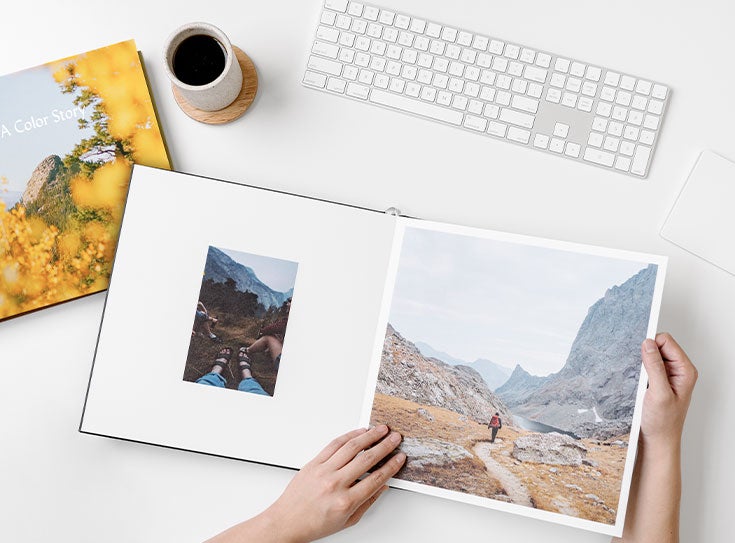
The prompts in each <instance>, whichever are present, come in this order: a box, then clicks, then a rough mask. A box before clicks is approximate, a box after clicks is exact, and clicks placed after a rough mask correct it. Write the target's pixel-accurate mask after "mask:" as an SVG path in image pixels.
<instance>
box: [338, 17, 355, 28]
mask: <svg viewBox="0 0 735 543" xmlns="http://www.w3.org/2000/svg"><path fill="white" fill-rule="evenodd" d="M351 24H352V19H351V18H350V17H348V16H347V15H337V19H336V20H335V22H334V25H335V26H336V27H337V28H341V29H342V30H349V28H350V25H351Z"/></svg>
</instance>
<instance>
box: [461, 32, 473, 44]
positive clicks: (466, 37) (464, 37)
mask: <svg viewBox="0 0 735 543" xmlns="http://www.w3.org/2000/svg"><path fill="white" fill-rule="evenodd" d="M457 43H458V44H459V45H464V46H465V47H469V46H470V45H472V34H470V33H469V32H459V33H458V34H457Z"/></svg>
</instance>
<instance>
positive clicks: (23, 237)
mask: <svg viewBox="0 0 735 543" xmlns="http://www.w3.org/2000/svg"><path fill="white" fill-rule="evenodd" d="M70 63H71V64H73V66H74V69H73V77H74V80H75V82H76V84H77V86H78V87H80V88H85V89H88V90H89V91H91V92H93V93H94V94H95V95H97V96H98V97H99V98H100V99H101V102H102V108H103V110H104V112H105V114H106V116H107V129H108V131H109V133H110V135H111V136H112V137H113V138H115V139H116V140H119V141H124V142H126V146H127V148H129V149H131V150H132V159H133V161H134V162H136V163H139V164H145V165H148V166H156V167H162V168H168V167H169V162H168V157H167V155H166V149H165V146H164V144H163V138H162V136H161V133H160V130H159V128H158V124H157V123H156V117H155V113H154V109H153V104H152V102H151V98H150V96H149V94H148V89H147V85H146V82H145V79H144V78H143V77H142V76H141V65H140V59H139V57H138V52H137V51H136V49H135V46H134V42H132V41H129V42H123V43H120V44H117V45H115V46H111V47H106V48H103V49H98V50H96V51H92V52H89V53H86V54H85V55H82V56H80V57H73V58H69V59H64V60H62V61H59V62H57V63H53V64H52V65H49V68H50V69H51V72H52V74H53V77H54V79H55V80H56V81H57V82H58V83H63V82H64V81H67V80H68V79H69V78H70V77H72V75H70V73H69V69H68V67H69V66H70ZM131 167H132V162H131V161H130V160H129V159H128V158H125V157H123V156H121V155H119V154H118V155H117V156H116V158H115V159H114V160H113V161H111V162H108V163H106V164H104V165H102V166H100V167H98V168H97V169H96V170H95V171H94V173H93V174H92V175H91V176H87V175H85V174H78V175H76V176H75V177H74V178H73V179H71V181H70V190H71V196H72V199H73V201H74V204H75V205H76V206H77V208H78V209H80V210H82V211H84V210H88V211H89V210H92V211H94V218H93V219H90V220H87V221H79V220H72V221H70V223H69V226H68V227H67V228H66V229H65V230H63V231H59V229H58V228H56V227H55V226H53V225H48V224H46V223H45V222H44V221H43V219H41V218H40V217H38V216H36V215H33V216H28V215H26V211H25V209H24V208H23V207H22V206H20V205H16V206H15V207H14V208H13V209H11V210H8V209H6V206H5V203H4V202H3V196H2V192H0V319H2V318H4V317H8V316H12V315H15V314H18V313H22V312H26V311H31V310H33V309H37V308H40V307H44V306H47V305H50V304H54V303H58V302H61V301H65V300H68V299H70V298H74V297H78V296H82V295H85V294H90V293H93V292H98V291H100V290H103V289H105V288H107V284H108V281H109V276H110V271H111V266H112V260H113V257H114V250H115V246H116V244H117V232H118V230H119V227H120V221H121V219H122V213H123V209H124V205H125V195H126V193H127V187H128V182H129V178H130V170H131ZM3 182H5V181H4V180H2V179H0V188H1V185H2V184H3Z"/></svg>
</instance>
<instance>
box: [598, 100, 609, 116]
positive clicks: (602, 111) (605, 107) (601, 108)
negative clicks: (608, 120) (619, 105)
mask: <svg viewBox="0 0 735 543" xmlns="http://www.w3.org/2000/svg"><path fill="white" fill-rule="evenodd" d="M611 111H612V106H611V105H610V104H608V103H606V102H600V103H599V104H597V111H596V113H597V115H601V116H602V117H609V116H610V112H611Z"/></svg>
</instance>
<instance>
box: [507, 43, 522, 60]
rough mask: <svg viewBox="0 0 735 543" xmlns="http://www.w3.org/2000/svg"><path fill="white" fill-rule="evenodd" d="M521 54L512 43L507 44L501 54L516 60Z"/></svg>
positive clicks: (519, 49) (518, 48)
mask: <svg viewBox="0 0 735 543" xmlns="http://www.w3.org/2000/svg"><path fill="white" fill-rule="evenodd" d="M520 53H521V48H520V47H518V46H517V45H513V44H512V43H508V44H506V46H505V52H504V53H503V54H504V55H505V56H506V57H508V58H512V59H513V60H516V59H517V58H518V56H519V55H520Z"/></svg>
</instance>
